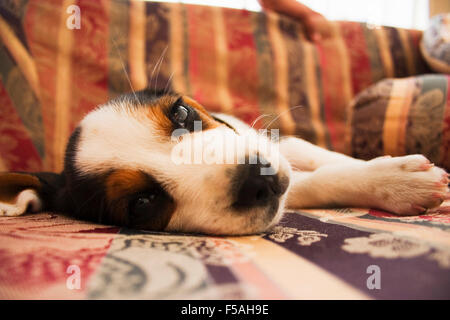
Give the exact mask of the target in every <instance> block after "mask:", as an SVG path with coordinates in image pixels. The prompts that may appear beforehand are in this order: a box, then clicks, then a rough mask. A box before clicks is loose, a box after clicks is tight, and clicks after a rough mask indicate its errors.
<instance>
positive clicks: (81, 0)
mask: <svg viewBox="0 0 450 320" xmlns="http://www.w3.org/2000/svg"><path fill="white" fill-rule="evenodd" d="M72 4H76V5H77V6H79V8H80V12H81V28H80V29H73V30H71V29H68V28H67V25H66V22H67V19H68V18H69V17H70V13H67V11H66V9H67V8H68V7H69V6H70V5H72ZM69 12H70V11H69ZM0 38H1V46H0V61H1V63H0V99H1V103H2V104H1V106H2V107H1V109H0V170H45V171H59V170H60V169H61V168H62V159H63V154H64V148H65V144H66V141H67V139H68V136H69V135H70V133H71V131H72V130H73V129H74V127H75V126H76V124H77V123H78V121H79V120H80V119H81V118H82V117H83V115H85V114H86V112H88V111H89V110H91V109H93V108H94V107H95V106H97V105H98V104H101V103H104V102H105V101H107V100H108V99H109V98H112V97H114V96H116V95H117V94H119V93H123V92H129V91H130V84H131V85H132V87H133V88H134V89H135V90H138V89H141V88H144V87H146V86H152V87H154V86H156V87H157V88H165V87H167V88H171V89H174V90H177V91H179V92H183V93H185V94H188V95H191V96H192V97H193V98H195V99H196V100H198V101H199V102H200V103H202V104H203V105H205V106H206V107H207V108H208V109H209V110H211V111H223V112H228V113H232V114H234V115H237V116H238V117H240V118H242V119H244V120H245V121H247V122H248V123H251V122H253V121H254V120H255V119H256V118H257V117H258V116H260V115H266V116H265V117H264V118H263V119H262V120H260V121H258V123H256V127H262V126H265V125H268V124H269V123H270V124H271V127H279V128H281V129H282V130H281V131H282V133H284V134H296V135H298V136H301V137H303V138H305V139H308V140H310V141H312V142H314V143H316V144H318V145H321V146H324V147H328V148H330V149H334V150H337V151H341V152H348V150H347V149H348V148H347V147H346V144H345V133H346V126H347V106H348V104H349V102H350V101H351V99H352V98H353V97H354V95H355V94H357V93H359V92H360V91H361V90H363V89H364V88H366V87H368V86H370V85H371V84H374V83H376V82H377V81H378V80H381V79H383V78H387V77H405V76H410V75H415V74H422V73H424V72H426V71H427V67H426V65H425V63H424V61H423V59H422V57H421V55H420V52H419V42H420V38H421V32H419V31H414V30H404V29H396V28H388V27H376V28H373V27H369V26H367V25H365V24H360V23H355V22H337V23H335V24H334V25H333V36H332V37H331V38H329V39H327V40H326V41H323V42H321V43H320V44H312V43H311V42H308V41H306V40H305V37H304V34H303V30H302V27H301V25H300V24H299V23H298V22H295V21H293V20H290V19H287V18H283V17H281V16H278V15H275V14H264V13H254V12H248V11H243V10H234V9H224V8H215V7H206V6H195V5H182V4H165V3H152V2H140V1H123V0H120V1H119V0H115V1H110V2H109V1H91V0H22V1H2V2H1V3H0ZM158 62H160V64H158ZM127 74H128V75H129V78H128V76H127Z"/></svg>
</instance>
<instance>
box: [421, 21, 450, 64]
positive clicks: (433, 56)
mask: <svg viewBox="0 0 450 320" xmlns="http://www.w3.org/2000/svg"><path fill="white" fill-rule="evenodd" d="M420 49H421V51H422V54H423V56H424V58H425V60H426V61H427V63H428V65H429V66H430V67H431V69H433V70H434V71H436V72H441V73H450V13H445V14H444V13H443V14H439V15H437V16H435V17H433V18H432V19H431V21H430V26H429V27H428V29H427V30H426V31H425V32H424V34H423V37H422V40H421V42H420Z"/></svg>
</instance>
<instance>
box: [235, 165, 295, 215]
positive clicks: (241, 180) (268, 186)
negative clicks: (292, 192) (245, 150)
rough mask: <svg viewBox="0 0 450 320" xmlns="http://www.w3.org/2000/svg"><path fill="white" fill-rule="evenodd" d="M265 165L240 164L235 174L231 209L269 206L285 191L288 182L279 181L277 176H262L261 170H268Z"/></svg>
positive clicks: (267, 166)
mask: <svg viewBox="0 0 450 320" xmlns="http://www.w3.org/2000/svg"><path fill="white" fill-rule="evenodd" d="M269 167H270V163H267V164H259V163H258V164H242V165H239V167H238V170H237V172H236V179H235V180H236V184H235V188H236V190H237V192H235V202H234V203H233V207H235V208H236V209H240V208H252V207H263V206H267V205H268V204H270V203H271V202H272V201H273V200H274V199H275V198H279V197H280V196H281V195H282V194H284V192H285V191H286V189H287V186H288V184H289V182H288V181H287V182H286V181H284V180H283V181H280V178H279V176H278V175H277V174H275V173H274V174H271V175H264V174H262V173H263V172H264V170H262V169H263V168H269Z"/></svg>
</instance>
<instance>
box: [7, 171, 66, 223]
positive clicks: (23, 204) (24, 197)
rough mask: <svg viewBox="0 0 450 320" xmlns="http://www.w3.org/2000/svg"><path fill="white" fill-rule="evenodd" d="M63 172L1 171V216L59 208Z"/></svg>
mask: <svg viewBox="0 0 450 320" xmlns="http://www.w3.org/2000/svg"><path fill="white" fill-rule="evenodd" d="M63 187H64V177H63V174H56V173H50V172H39V173H22V172H0V216H19V215H22V214H24V213H26V212H40V211H46V210H52V211H53V210H57V207H58V206H57V203H58V195H59V194H61V193H60V190H62V189H63Z"/></svg>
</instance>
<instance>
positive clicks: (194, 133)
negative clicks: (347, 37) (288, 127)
mask: <svg viewBox="0 0 450 320" xmlns="http://www.w3.org/2000/svg"><path fill="white" fill-rule="evenodd" d="M275 136H276V135H275ZM447 192H448V179H447V173H446V172H445V171H444V170H442V169H440V168H437V167H435V166H434V165H433V164H431V163H430V162H429V161H428V160H427V159H426V158H425V157H423V156H421V155H410V156H404V157H396V158H390V157H382V158H376V159H374V160H371V161H362V160H357V159H353V158H350V157H347V156H345V155H342V154H338V153H335V152H330V151H327V150H325V149H321V148H319V147H317V146H314V145H312V144H310V143H308V142H306V141H304V140H301V139H298V138H294V137H285V138H282V139H281V140H278V139H277V137H275V138H273V137H272V136H271V137H269V136H268V135H267V132H256V130H253V129H252V128H250V127H249V126H247V125H246V124H244V123H243V122H241V121H239V120H237V119H236V118H233V117H231V116H226V115H210V114H209V113H208V112H207V111H206V110H205V109H204V108H203V107H202V106H201V105H200V104H198V103H197V102H196V101H194V100H193V99H191V98H189V97H186V96H181V95H179V94H175V93H166V94H165V93H162V92H152V91H150V90H143V91H140V92H136V93H132V94H126V95H122V96H120V97H118V98H116V99H113V100H111V101H109V102H108V103H106V104H104V105H101V106H99V107H98V108H97V109H95V110H93V111H92V112H90V113H89V114H88V115H87V116H86V117H85V118H84V119H83V120H82V121H81V123H80V124H79V126H78V127H77V128H76V129H75V130H74V132H73V133H72V135H71V137H70V139H69V141H68V144H67V149H66V154H65V159H64V171H63V172H62V173H60V174H54V173H1V174H0V216H18V215H22V214H24V213H26V212H42V211H55V212H61V213H65V214H67V215H70V216H72V217H75V218H79V219H84V220H90V221H95V222H99V223H104V224H111V225H118V226H126V227H129V228H135V229H143V230H153V231H170V232H196V233H205V234H216V235H242V234H252V233H259V232H264V231H266V230H268V229H270V228H271V227H272V226H274V225H275V224H276V223H277V222H279V220H280V219H281V217H282V215H283V212H284V211H285V209H286V208H313V207H331V206H340V207H341V206H350V207H372V208H379V209H383V210H387V211H390V212H394V213H396V214H399V215H414V214H420V213H424V212H425V211H427V209H429V208H434V207H437V206H439V205H440V204H441V203H442V202H443V200H444V199H445V198H446V195H447Z"/></svg>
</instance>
